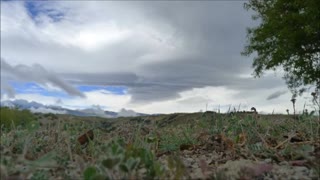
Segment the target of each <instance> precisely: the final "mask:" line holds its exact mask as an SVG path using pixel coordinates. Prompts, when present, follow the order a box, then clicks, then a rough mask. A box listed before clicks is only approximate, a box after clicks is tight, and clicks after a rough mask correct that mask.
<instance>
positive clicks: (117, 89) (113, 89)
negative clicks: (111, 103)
mask: <svg viewBox="0 0 320 180" xmlns="http://www.w3.org/2000/svg"><path fill="white" fill-rule="evenodd" d="M77 89H78V90H80V91H81V92H90V91H98V90H106V91H109V92H111V93H112V94H117V95H124V94H126V91H127V88H125V87H123V86H85V85H82V86H78V87H77Z"/></svg>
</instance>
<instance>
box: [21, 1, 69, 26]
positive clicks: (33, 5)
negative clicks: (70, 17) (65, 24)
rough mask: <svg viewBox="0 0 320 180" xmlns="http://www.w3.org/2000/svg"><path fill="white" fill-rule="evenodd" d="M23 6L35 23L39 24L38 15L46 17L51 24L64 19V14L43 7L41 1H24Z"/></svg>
mask: <svg viewBox="0 0 320 180" xmlns="http://www.w3.org/2000/svg"><path fill="white" fill-rule="evenodd" d="M24 6H25V8H26V10H27V12H28V14H29V16H30V17H31V18H32V19H33V20H34V21H35V22H36V23H41V21H39V19H38V17H39V15H46V16H48V17H49V18H50V19H51V20H52V21H53V22H58V21H61V20H62V19H63V18H64V15H65V14H64V13H63V12H61V10H57V9H54V8H48V7H47V6H43V1H38V2H37V1H26V2H25V3H24Z"/></svg>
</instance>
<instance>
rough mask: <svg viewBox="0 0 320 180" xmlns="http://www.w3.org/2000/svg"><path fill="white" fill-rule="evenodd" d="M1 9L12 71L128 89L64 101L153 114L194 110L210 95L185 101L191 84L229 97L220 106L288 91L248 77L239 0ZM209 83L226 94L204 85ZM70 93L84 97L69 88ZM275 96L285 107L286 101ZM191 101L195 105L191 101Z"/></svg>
mask: <svg viewBox="0 0 320 180" xmlns="http://www.w3.org/2000/svg"><path fill="white" fill-rule="evenodd" d="M1 5H2V6H1V56H2V57H3V58H4V59H8V60H10V64H11V66H12V67H16V66H13V65H14V64H15V65H17V64H20V65H23V66H26V67H29V65H30V64H40V65H41V66H42V67H43V68H45V69H47V71H49V70H50V71H54V72H56V73H55V77H59V80H60V81H57V79H54V78H53V79H52V78H51V79H50V78H46V80H38V81H39V82H38V83H43V84H44V83H46V82H48V81H50V82H51V83H55V86H57V87H60V88H61V89H62V87H65V86H67V85H69V86H67V87H70V84H72V85H74V86H77V87H81V86H121V87H124V88H125V89H126V91H125V93H123V94H121V95H119V96H113V95H112V96H111V95H110V96H108V97H107V96H103V95H102V94H103V92H102V91H101V92H100V91H92V92H91V94H90V93H89V92H84V94H86V95H87V96H88V95H90V97H87V98H91V99H90V100H82V99H81V98H79V99H78V98H74V99H71V100H68V101H66V100H65V99H63V102H64V103H66V104H69V105H71V106H79V104H80V105H82V106H85V105H91V104H102V105H103V106H111V107H112V109H117V110H119V109H121V108H123V107H126V106H130V109H134V110H135V111H136V109H138V110H139V111H137V112H142V111H144V108H146V109H147V110H145V111H148V112H153V111H155V112H154V113H157V110H159V111H161V112H171V111H173V109H177V111H178V110H181V111H191V110H193V111H198V109H203V106H204V105H203V104H204V103H205V101H206V99H207V97H205V96H202V95H201V94H199V95H196V94H190V96H189V95H188V97H186V96H187V95H186V94H185V92H194V91H195V89H198V91H200V90H199V89H203V91H205V95H208V96H210V97H211V96H212V95H211V94H212V93H216V94H215V97H211V98H209V99H208V101H212V100H214V101H215V102H216V96H217V97H219V96H230V97H224V100H225V101H226V102H222V101H219V104H221V106H222V105H225V106H226V107H227V106H228V104H232V103H234V104H239V103H240V102H243V101H248V102H250V103H255V104H257V105H259V106H264V105H266V104H268V102H266V101H265V99H261V94H266V93H269V91H266V90H270V89H272V90H279V89H283V87H285V83H284V81H283V80H282V79H281V78H280V77H276V76H272V74H267V75H266V76H264V77H263V78H260V79H254V78H252V77H251V75H250V74H251V72H252V69H251V64H252V58H248V57H242V56H241V55H240V52H241V51H242V49H243V47H244V44H245V41H246V28H247V27H249V26H253V25H254V24H253V22H252V20H251V18H250V16H251V14H250V13H248V12H247V11H245V10H244V9H243V2H240V1H239V2H236V1H226V2H222V1H221V2H220V1H201V2H198V1H197V2H196V1H188V2H179V1H174V2H167V1H157V2H147V1H122V2H115V1H92V2H91V1H64V2H60V1H50V2H47V1H45V2H41V3H38V2H33V5H34V8H35V9H34V11H36V12H37V13H38V14H36V13H35V14H36V15H34V17H33V16H30V8H29V9H28V7H26V6H25V4H24V3H23V2H16V1H13V2H1ZM47 9H50V10H52V12H53V14H52V13H51V14H48V13H47V12H46V11H44V10H47ZM88 14H90V16H88ZM56 16H57V17H58V20H54V18H56ZM39 22H41V23H39ZM17 52H19V53H17ZM17 66H19V65H17ZM29 68H33V69H39V68H36V67H34V66H32V67H29ZM40 69H41V68H40ZM38 71H40V70H38ZM30 74H32V73H30ZM44 74H45V73H44ZM6 76H7V79H8V78H10V77H11V76H9V75H6ZM28 76H30V75H28ZM28 76H27V77H28ZM280 76H281V74H280ZM19 79H21V78H19ZM31 79H34V78H29V79H28V80H31ZM36 79H37V78H36ZM61 82H62V83H61ZM211 88H212V89H219V88H221V89H223V90H222V91H220V90H219V91H217V92H216V91H215V92H210V91H207V90H208V89H211ZM212 89H211V90H212ZM67 90H68V91H67ZM80 90H81V89H80ZM65 91H66V92H68V93H69V94H75V95H77V94H78V96H81V93H79V92H78V93H77V92H76V91H75V92H74V89H73V86H71V89H69V88H65ZM223 91H228V92H232V93H229V94H225V93H223ZM106 92H107V91H106ZM101 97H103V98H102V99H101ZM107 98H110V99H112V101H109V100H110V99H107ZM81 100H82V101H81ZM277 100H279V103H282V104H285V103H284V101H282V98H278V99H277ZM280 100H281V101H280ZM117 102H121V103H117ZM193 102H194V103H195V104H196V105H194V106H191V107H190V108H187V107H186V106H187V105H188V104H193ZM273 102H274V101H273ZM108 103H116V105H113V104H111V105H110V104H108ZM250 103H248V104H250ZM150 104H152V105H154V106H155V107H150ZM131 105H132V107H133V108H131ZM121 106H122V107H121ZM165 106H167V107H165ZM250 106H251V105H250ZM252 106H254V105H252ZM135 107H137V108H135ZM142 107H143V108H142Z"/></svg>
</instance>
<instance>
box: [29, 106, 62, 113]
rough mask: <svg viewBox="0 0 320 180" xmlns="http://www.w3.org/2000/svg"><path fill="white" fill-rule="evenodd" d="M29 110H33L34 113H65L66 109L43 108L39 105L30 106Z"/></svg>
mask: <svg viewBox="0 0 320 180" xmlns="http://www.w3.org/2000/svg"><path fill="white" fill-rule="evenodd" d="M30 111H31V112H34V113H53V114H67V111H63V110H53V109H50V108H45V107H39V108H34V107H31V108H30Z"/></svg>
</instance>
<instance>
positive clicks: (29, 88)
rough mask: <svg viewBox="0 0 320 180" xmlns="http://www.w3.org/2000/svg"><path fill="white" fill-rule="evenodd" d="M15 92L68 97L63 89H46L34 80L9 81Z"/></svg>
mask: <svg viewBox="0 0 320 180" xmlns="http://www.w3.org/2000/svg"><path fill="white" fill-rule="evenodd" d="M10 85H11V86H12V87H13V88H14V90H15V91H16V93H17V94H40V95H43V96H51V97H58V98H68V97H70V96H69V95H68V94H67V93H66V92H63V91H48V90H47V89H46V88H44V87H41V86H39V85H38V84H37V83H34V82H10Z"/></svg>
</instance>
